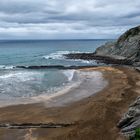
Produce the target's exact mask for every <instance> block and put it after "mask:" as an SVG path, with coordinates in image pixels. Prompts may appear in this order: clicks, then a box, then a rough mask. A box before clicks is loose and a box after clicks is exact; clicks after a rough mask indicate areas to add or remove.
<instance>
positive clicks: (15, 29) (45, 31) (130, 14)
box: [0, 0, 140, 39]
mask: <svg viewBox="0 0 140 140" xmlns="http://www.w3.org/2000/svg"><path fill="white" fill-rule="evenodd" d="M139 24H140V0H0V39H76V38H77V39H80V38H81V39H82V38H84V39H97V38H116V37H118V36H119V35H120V34H121V33H123V32H124V31H126V30H127V29H129V28H131V27H134V26H137V25H139Z"/></svg>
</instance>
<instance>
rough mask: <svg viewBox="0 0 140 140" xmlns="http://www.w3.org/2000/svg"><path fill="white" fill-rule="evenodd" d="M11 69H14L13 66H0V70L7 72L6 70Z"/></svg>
mask: <svg viewBox="0 0 140 140" xmlns="http://www.w3.org/2000/svg"><path fill="white" fill-rule="evenodd" d="M13 68H15V66H12V65H9V66H6V65H0V69H5V70H8V69H13Z"/></svg>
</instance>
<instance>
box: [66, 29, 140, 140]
mask: <svg viewBox="0 0 140 140" xmlns="http://www.w3.org/2000/svg"><path fill="white" fill-rule="evenodd" d="M65 57H66V58H67V59H83V60H96V61H97V62H99V63H105V64H117V65H129V66H130V67H134V68H135V70H136V71H138V72H140V26H138V27H135V28H132V29H130V30H128V31H127V32H125V33H124V34H123V35H121V36H120V37H119V39H118V40H117V41H115V42H110V43H106V44H105V45H102V46H101V47H99V48H98V49H97V50H96V51H95V53H77V54H67V55H65ZM137 86H140V82H138V83H137ZM138 92H140V91H139V90H138ZM118 128H120V130H121V132H122V133H123V134H124V135H127V136H129V137H130V138H131V139H132V140H134V139H135V135H136V131H137V129H139V131H140V97H138V98H137V99H136V101H135V102H134V103H133V104H131V105H130V107H129V109H128V111H127V113H125V115H124V116H123V117H122V119H121V120H120V122H119V123H118ZM139 137H140V135H139Z"/></svg>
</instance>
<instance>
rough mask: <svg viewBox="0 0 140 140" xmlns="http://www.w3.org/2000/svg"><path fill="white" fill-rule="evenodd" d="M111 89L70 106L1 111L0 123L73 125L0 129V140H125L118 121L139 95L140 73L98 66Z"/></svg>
mask: <svg viewBox="0 0 140 140" xmlns="http://www.w3.org/2000/svg"><path fill="white" fill-rule="evenodd" d="M84 71H87V72H88V71H99V72H102V73H103V76H104V78H105V79H106V80H108V83H109V84H108V86H107V87H105V88H104V89H103V90H102V91H100V92H98V93H97V94H94V95H92V96H90V97H88V98H85V99H82V100H80V101H77V102H75V103H71V104H69V105H67V106H61V107H50V108H48V107H47V106H46V105H45V104H44V103H38V104H27V105H17V106H9V107H3V108H0V123H34V124H36V123H54V124H60V123H62V124H72V125H70V126H69V127H62V128H51V129H50V128H30V129H7V128H1V129H0V140H125V138H124V137H123V136H122V135H121V134H120V133H119V130H118V128H117V127H116V126H117V123H118V121H119V120H120V118H121V117H122V115H123V114H124V112H126V111H127V109H128V106H129V105H130V103H132V102H133V101H134V100H135V99H136V97H137V96H139V95H140V74H139V73H138V72H137V71H135V70H134V69H131V68H122V67H114V68H113V67H97V68H88V69H84Z"/></svg>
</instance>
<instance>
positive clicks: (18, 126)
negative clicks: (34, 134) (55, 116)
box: [0, 123, 74, 129]
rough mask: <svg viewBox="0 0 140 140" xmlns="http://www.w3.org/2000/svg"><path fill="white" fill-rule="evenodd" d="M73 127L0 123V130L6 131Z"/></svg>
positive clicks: (58, 124)
mask: <svg viewBox="0 0 140 140" xmlns="http://www.w3.org/2000/svg"><path fill="white" fill-rule="evenodd" d="M72 125H74V124H73V123H70V124H68V123H67V124H65V123H47V124H46V123H37V124H34V123H21V124H18V123H0V128H7V129H29V128H62V127H69V126H72Z"/></svg>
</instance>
